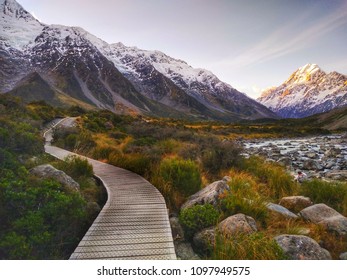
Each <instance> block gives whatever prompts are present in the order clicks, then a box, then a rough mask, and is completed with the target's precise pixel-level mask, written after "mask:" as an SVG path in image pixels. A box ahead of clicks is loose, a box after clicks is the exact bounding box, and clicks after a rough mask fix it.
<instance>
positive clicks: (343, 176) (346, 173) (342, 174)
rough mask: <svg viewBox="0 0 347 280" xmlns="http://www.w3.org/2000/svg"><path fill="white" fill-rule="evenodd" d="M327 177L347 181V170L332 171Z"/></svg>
mask: <svg viewBox="0 0 347 280" xmlns="http://www.w3.org/2000/svg"><path fill="white" fill-rule="evenodd" d="M325 177H327V178H329V179H333V180H347V170H332V171H328V172H327V173H326V174H325Z"/></svg>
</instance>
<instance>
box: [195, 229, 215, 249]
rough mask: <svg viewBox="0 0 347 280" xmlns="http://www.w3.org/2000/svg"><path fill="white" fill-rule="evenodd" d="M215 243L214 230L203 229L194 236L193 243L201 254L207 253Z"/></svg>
mask: <svg viewBox="0 0 347 280" xmlns="http://www.w3.org/2000/svg"><path fill="white" fill-rule="evenodd" d="M215 242H216V230H215V229H214V228H207V229H204V230H202V231H200V232H198V233H196V234H195V235H194V238H193V243H194V245H195V247H196V248H198V249H199V251H200V252H202V253H207V252H209V251H210V250H211V249H212V248H213V247H214V245H215Z"/></svg>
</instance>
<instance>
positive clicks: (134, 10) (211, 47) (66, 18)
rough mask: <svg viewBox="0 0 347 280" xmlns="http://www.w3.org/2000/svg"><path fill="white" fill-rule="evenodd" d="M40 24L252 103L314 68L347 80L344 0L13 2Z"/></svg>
mask: <svg viewBox="0 0 347 280" xmlns="http://www.w3.org/2000/svg"><path fill="white" fill-rule="evenodd" d="M18 2H19V3H20V4H21V5H22V6H23V7H24V8H25V9H27V10H28V11H29V12H31V13H33V14H34V15H35V16H36V17H37V18H38V19H40V20H41V21H42V22H43V23H47V24H53V23H56V24H63V25H70V26H80V27H82V28H84V29H86V30H87V31H89V32H91V33H93V34H94V35H96V36H98V37H100V38H101V39H103V40H105V41H107V42H109V43H116V42H122V43H124V44H125V45H128V46H137V47H139V48H141V49H148V50H160V51H162V52H164V53H166V54H168V55H170V56H172V57H175V58H179V59H183V60H185V61H186V62H187V63H189V64H190V65H192V66H193V67H199V68H205V69H208V70H211V71H212V72H213V73H215V74H216V75H217V76H218V77H219V78H220V79H221V80H222V81H224V82H227V83H229V84H230V85H232V86H233V87H235V88H237V89H238V90H240V91H243V92H246V93H247V94H248V95H249V96H251V97H256V96H258V95H259V92H260V90H261V89H264V88H266V87H269V86H275V85H279V84H281V83H282V82H283V81H284V80H286V79H287V78H288V77H289V75H290V74H291V73H292V72H293V71H294V70H296V69H297V68H299V67H301V66H303V65H305V64H307V63H316V64H318V65H319V66H320V67H321V68H322V69H323V70H325V71H327V72H330V71H338V72H340V73H342V74H347V51H346V50H347V0H286V1H284V0H97V1H86V0H83V1H82V0H49V1H47V0H18Z"/></svg>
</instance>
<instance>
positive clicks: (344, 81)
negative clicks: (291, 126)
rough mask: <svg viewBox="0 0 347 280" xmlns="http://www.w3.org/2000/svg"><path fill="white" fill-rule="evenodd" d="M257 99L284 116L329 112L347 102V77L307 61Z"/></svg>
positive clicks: (305, 115) (295, 116)
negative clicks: (326, 70)
mask: <svg viewBox="0 0 347 280" xmlns="http://www.w3.org/2000/svg"><path fill="white" fill-rule="evenodd" d="M258 101H259V102H261V103H262V104H264V105H265V106H267V107H268V108H269V109H271V110H273V111H274V112H276V113H277V114H278V115H280V116H281V117H283V118H303V117H307V116H310V115H314V114H318V113H324V112H328V111H330V110H332V109H334V108H339V107H343V106H346V105H347V76H346V75H342V74H340V73H337V72H331V73H325V72H324V71H323V70H322V69H320V68H319V66H318V65H316V64H307V65H305V66H303V67H301V68H299V69H298V70H297V71H295V72H294V73H293V74H292V75H291V76H290V77H289V78H288V79H287V80H286V81H285V82H284V83H283V84H282V85H280V86H278V87H273V88H270V89H267V90H265V91H264V92H263V94H262V96H261V97H260V98H258Z"/></svg>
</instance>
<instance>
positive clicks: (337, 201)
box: [300, 179, 347, 216]
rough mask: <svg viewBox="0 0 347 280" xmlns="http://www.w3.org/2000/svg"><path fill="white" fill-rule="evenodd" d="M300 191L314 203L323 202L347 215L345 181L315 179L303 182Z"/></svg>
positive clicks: (346, 185) (346, 186) (346, 184)
mask: <svg viewBox="0 0 347 280" xmlns="http://www.w3.org/2000/svg"><path fill="white" fill-rule="evenodd" d="M300 192H301V194H302V195H304V196H308V197H309V198H311V200H312V201H313V202H314V203H325V204H327V205H329V206H330V207H332V208H334V209H335V210H336V211H338V212H340V213H342V214H343V215H345V216H347V183H343V182H325V181H322V180H318V179H315V180H310V181H305V182H303V183H302V185H301V189H300Z"/></svg>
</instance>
